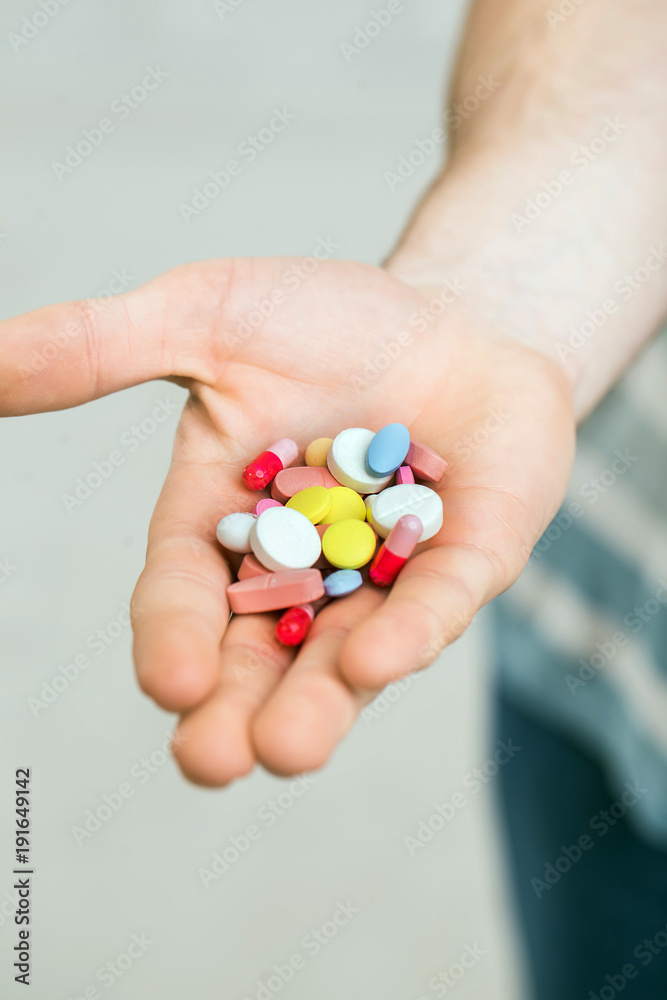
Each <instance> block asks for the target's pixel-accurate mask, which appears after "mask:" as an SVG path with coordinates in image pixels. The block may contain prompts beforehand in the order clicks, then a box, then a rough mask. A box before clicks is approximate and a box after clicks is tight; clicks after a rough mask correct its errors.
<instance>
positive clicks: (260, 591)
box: [227, 569, 324, 615]
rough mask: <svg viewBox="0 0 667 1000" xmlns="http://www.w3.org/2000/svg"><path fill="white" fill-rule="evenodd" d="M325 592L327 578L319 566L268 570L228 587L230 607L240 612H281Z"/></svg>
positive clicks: (235, 612) (313, 599)
mask: <svg viewBox="0 0 667 1000" xmlns="http://www.w3.org/2000/svg"><path fill="white" fill-rule="evenodd" d="M323 594H324V581H323V580H322V574H321V573H320V571H319V570H318V569H299V570H293V571H291V572H288V573H265V574H264V575H263V576H253V577H252V578H251V579H249V580H239V582H238V583H232V584H230V585H229V587H227V598H228V600H229V606H230V608H231V609H232V611H233V612H234V614H237V615H249V614H258V613H260V612H262V611H280V610H281V609H282V608H292V607H294V605H295V604H309V603H310V602H311V601H316V600H317V599H318V597H322V596H323Z"/></svg>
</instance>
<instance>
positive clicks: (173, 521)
mask: <svg viewBox="0 0 667 1000" xmlns="http://www.w3.org/2000/svg"><path fill="white" fill-rule="evenodd" d="M241 493H242V489H241V487H238V488H237V487H236V486H235V484H232V483H230V481H229V480H228V478H227V477H226V473H225V470H224V467H223V465H222V462H221V461H218V462H211V463H208V464H199V463H198V462H197V463H193V462H183V461H179V460H178V459H175V460H174V462H173V463H172V468H171V470H170V472H169V475H168V477H167V480H166V482H165V485H164V488H163V490H162V493H161V495H160V498H159V500H158V502H157V505H156V508H155V513H154V514H153V518H152V520H151V527H150V531H149V538H148V553H147V557H146V567H145V569H144V571H143V573H142V574H141V576H140V578H139V581H138V583H137V586H136V589H135V592H134V596H133V598H132V616H133V625H134V659H135V664H136V669H137V678H138V681H139V684H140V685H141V688H142V689H143V690H144V691H145V692H146V694H148V695H150V697H152V698H154V699H155V701H156V702H157V703H158V704H159V705H161V706H162V707H163V708H166V709H168V710H169V711H179V712H180V711H185V710H187V709H189V708H192V707H193V706H194V705H196V704H198V703H199V702H200V701H202V700H203V699H204V698H205V697H206V696H207V695H208V694H209V693H210V692H211V691H212V690H213V688H214V687H215V685H216V683H217V679H218V669H219V664H218V654H219V646H220V641H221V639H222V636H223V634H224V631H225V629H226V627H227V623H228V621H229V607H228V603H227V597H226V589H227V586H228V584H229V582H230V573H229V569H228V567H227V564H226V562H225V560H224V558H223V554H222V549H221V548H220V546H219V545H218V542H217V540H216V537H215V527H216V524H217V522H218V520H219V519H220V517H222V515H223V514H224V513H225V512H226V510H234V509H241V508H242V507H243V506H246V507H247V504H248V500H247V497H243V498H241V496H240V494H241Z"/></svg>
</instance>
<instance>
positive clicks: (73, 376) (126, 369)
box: [0, 266, 219, 416]
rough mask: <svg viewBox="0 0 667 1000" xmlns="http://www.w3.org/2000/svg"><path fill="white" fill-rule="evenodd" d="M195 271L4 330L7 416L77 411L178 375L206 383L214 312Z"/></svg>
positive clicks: (8, 324) (2, 392)
mask: <svg viewBox="0 0 667 1000" xmlns="http://www.w3.org/2000/svg"><path fill="white" fill-rule="evenodd" d="M189 271H190V267H189V266H185V267H182V268H177V269H176V270H174V271H171V272H168V273H167V274H164V275H162V276H161V277H160V278H157V279H155V280H154V281H151V282H149V283H148V284H146V285H143V286H141V287H140V288H138V289H136V290H135V291H131V292H128V293H126V294H123V295H118V296H116V297H114V298H112V299H109V300H107V301H104V302H101V301H100V300H97V299H88V300H82V301H77V302H67V303H62V304H60V305H54V306H48V307H47V308H44V309H37V310H35V311H34V312H30V313H26V314H25V315H23V316H17V317H16V318H15V319H9V320H5V321H4V322H2V323H0V416H19V415H21V414H24V413H37V412H41V411H43V410H60V409H64V408H65V407H68V406H77V405H78V404H80V403H85V402H87V401H88V400H91V399H97V398H98V397H99V396H105V395H107V394H108V393H110V392H116V391H117V390H119V389H125V388H127V387H128V386H131V385H137V384H138V383H139V382H146V381H148V380H150V379H155V378H167V377H169V376H172V375H177V376H181V377H186V378H196V379H201V380H202V381H206V380H207V379H208V378H209V371H210V367H211V365H210V363H209V359H210V356H211V345H212V342H213V329H212V324H211V322H209V321H207V319H206V314H207V313H209V314H211V313H212V312H213V310H212V309H210V306H209V308H207V305H208V304H207V303H206V295H205V294H204V295H203V296H202V295H201V294H200V292H201V288H198V289H195V288H193V287H192V284H193V282H192V274H191V273H188V272H189ZM194 284H195V285H197V286H199V284H200V283H199V282H198V281H195V282H194ZM202 284H203V283H202ZM209 295H210V288H209ZM216 298H217V302H218V306H219V295H218V296H217V297H216ZM202 299H203V301H202Z"/></svg>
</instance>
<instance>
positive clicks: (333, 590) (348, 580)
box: [324, 569, 362, 597]
mask: <svg viewBox="0 0 667 1000" xmlns="http://www.w3.org/2000/svg"><path fill="white" fill-rule="evenodd" d="M361 584H362V580H361V573H360V572H359V570H358V569H337V570H336V572H335V573H331V574H330V575H329V576H328V577H327V578H326V579H325V581H324V590H325V591H326V593H327V595H328V596H329V597H345V595H346V594H351V593H352V591H353V590H356V589H357V587H360V586H361Z"/></svg>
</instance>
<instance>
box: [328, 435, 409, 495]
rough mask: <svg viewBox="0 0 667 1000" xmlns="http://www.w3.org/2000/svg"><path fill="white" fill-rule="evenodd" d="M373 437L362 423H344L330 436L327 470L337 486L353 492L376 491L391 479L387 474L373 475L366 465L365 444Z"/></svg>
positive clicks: (366, 447)
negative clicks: (360, 425)
mask: <svg viewBox="0 0 667 1000" xmlns="http://www.w3.org/2000/svg"><path fill="white" fill-rule="evenodd" d="M374 437H375V434H374V432H373V431H368V430H366V428H365V427H348V428H347V430H344V431H341V432H340V434H338V435H337V437H335V438H334V439H333V443H332V445H331V447H330V448H329V451H328V452H327V465H328V466H329V472H330V473H331V475H332V476H333V477H334V479H335V480H337V482H339V483H340V484H341V486H349V488H350V489H351V490H356V492H357V493H379V492H380V490H383V489H384V488H385V486H386V485H387V483H389V482H390V481H391V477H392V476H393V472H392V473H390V475H388V476H374V475H372V473H370V472H369V471H368V469H367V468H366V455H367V453H368V446H369V444H370V443H371V441H372V440H373V438H374Z"/></svg>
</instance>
